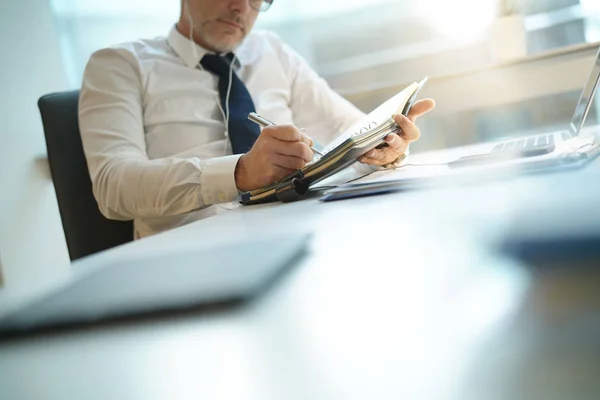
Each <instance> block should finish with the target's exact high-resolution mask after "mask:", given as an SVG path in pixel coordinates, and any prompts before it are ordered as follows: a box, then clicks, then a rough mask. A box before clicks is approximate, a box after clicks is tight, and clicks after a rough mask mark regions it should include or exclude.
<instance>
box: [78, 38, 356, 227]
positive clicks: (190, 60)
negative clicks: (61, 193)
mask: <svg viewBox="0 0 600 400" xmlns="http://www.w3.org/2000/svg"><path fill="white" fill-rule="evenodd" d="M206 53H207V50H205V49H203V48H201V47H200V46H198V45H196V44H195V43H194V42H192V41H190V40H189V39H188V38H186V37H184V36H183V35H181V34H180V33H179V32H178V31H177V30H176V29H175V28H173V29H172V30H171V32H170V33H169V35H168V37H166V38H165V37H161V38H156V39H152V40H140V41H137V42H132V43H126V44H121V45H117V46H114V47H110V48H107V49H103V50H99V51H98V52H96V53H94V54H93V55H92V57H91V58H90V60H89V62H88V64H87V66H86V69H85V73H84V78H83V84H82V89H81V96H80V102H79V124H80V129H81V137H82V141H83V147H84V150H85V154H86V158H87V162H88V167H89V171H90V176H91V180H92V183H93V190H94V195H95V197H96V200H97V201H98V205H99V207H100V211H101V212H102V213H103V214H104V215H105V216H106V217H107V218H111V219H118V220H131V219H133V220H134V225H135V237H136V238H140V237H144V236H148V235H151V234H154V233H157V232H161V231H164V230H168V229H171V228H174V227H176V226H179V225H183V224H187V223H189V222H192V221H196V220H199V219H202V218H206V217H209V216H212V215H215V214H217V213H219V212H221V211H223V210H227V209H231V208H233V207H236V206H237V202H235V200H236V198H237V197H238V194H239V193H238V190H237V187H236V184H235V180H234V171H235V167H236V164H237V162H238V159H239V157H240V155H232V151H231V144H230V142H229V139H228V138H227V136H226V132H225V123H224V118H223V113H222V111H221V110H220V109H219V96H218V93H219V92H218V86H217V85H218V79H219V78H218V77H217V76H215V75H213V74H211V73H210V72H208V71H204V70H202V69H201V67H199V62H200V60H201V58H202V57H203V56H204V54H206ZM234 53H235V55H236V57H237V61H236V63H235V68H234V70H235V72H236V73H237V74H238V76H239V77H240V79H241V80H242V81H243V82H244V83H245V85H246V87H247V88H248V91H249V92H250V95H251V96H252V99H253V101H254V104H255V107H256V111H257V112H258V113H259V114H260V115H263V116H264V117H266V118H268V119H270V120H273V121H275V122H276V123H277V124H292V125H295V126H298V127H303V128H306V129H307V133H308V134H309V135H310V136H311V137H313V138H314V139H315V140H316V141H318V142H319V143H321V144H323V145H326V144H328V143H329V142H331V141H332V140H333V139H334V138H335V136H337V134H338V133H339V132H342V131H344V130H346V129H348V128H349V127H350V126H351V125H353V124H354V123H356V122H357V121H358V120H360V119H361V118H362V117H363V116H364V114H363V113H362V112H361V111H360V110H358V109H357V108H356V107H354V106H353V105H352V104H350V103H349V102H348V101H346V100H344V99H343V98H342V97H341V96H339V95H338V94H336V93H335V92H333V91H332V90H331V88H329V86H328V85H327V83H326V82H325V81H324V80H323V79H321V78H320V77H319V76H318V75H317V74H316V73H315V72H314V71H313V70H312V69H311V68H310V66H309V65H308V64H307V63H306V61H305V60H303V59H302V57H301V56H299V55H298V54H297V53H296V52H295V51H294V50H292V49H291V48H290V47H288V46H287V45H285V44H284V43H283V42H282V41H281V40H280V39H279V38H278V37H277V36H276V35H275V34H273V33H270V32H266V31H258V30H256V31H252V32H251V33H250V34H249V35H248V37H247V38H246V39H245V41H244V42H243V43H242V45H241V46H240V47H239V48H237V49H236V50H235V52H234Z"/></svg>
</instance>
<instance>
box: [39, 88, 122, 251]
mask: <svg viewBox="0 0 600 400" xmlns="http://www.w3.org/2000/svg"><path fill="white" fill-rule="evenodd" d="M78 102H79V91H70V92H62V93H53V94H48V95H45V96H43V97H41V98H40V99H39V101H38V107H39V109H40V113H41V116H42V123H43V125H44V135H45V138H46V150H47V152H48V161H49V164H50V173H51V175H52V181H53V182H54V188H55V191H56V198H57V200H58V209H59V211H60V218H61V221H62V226H63V231H64V233H65V238H66V241H67V247H68V249H69V256H70V258H71V261H74V260H76V259H78V258H81V257H85V256H87V255H90V254H93V253H96V252H99V251H102V250H105V249H109V248H111V247H114V246H118V245H120V244H123V243H127V242H130V241H132V240H133V223H132V222H131V221H126V222H123V221H113V220H109V219H107V218H105V217H104V216H103V215H102V214H101V213H100V210H99V209H98V203H97V202H96V199H95V198H94V195H93V193H92V182H91V179H90V175H89V171H88V168H87V163H86V159H85V154H84V152H83V146H82V144H81V136H80V134H79V120H78Z"/></svg>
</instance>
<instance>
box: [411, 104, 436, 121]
mask: <svg viewBox="0 0 600 400" xmlns="http://www.w3.org/2000/svg"><path fill="white" fill-rule="evenodd" d="M434 107H435V101H434V100H433V99H423V100H419V101H417V102H415V104H413V105H412V107H411V108H410V111H409V112H408V118H410V119H411V120H412V121H413V122H414V121H416V119H417V118H419V117H420V116H422V115H424V114H427V113H428V112H429V111H431V110H433V108H434Z"/></svg>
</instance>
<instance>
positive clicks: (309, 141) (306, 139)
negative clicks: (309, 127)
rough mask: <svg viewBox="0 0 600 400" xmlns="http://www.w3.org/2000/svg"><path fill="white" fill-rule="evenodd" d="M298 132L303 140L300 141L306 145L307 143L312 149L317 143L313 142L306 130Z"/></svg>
mask: <svg viewBox="0 0 600 400" xmlns="http://www.w3.org/2000/svg"><path fill="white" fill-rule="evenodd" d="M298 132H300V134H301V138H300V140H301V141H302V142H304V143H306V144H307V145H308V146H310V147H312V146H314V145H315V142H313V140H312V139H311V138H310V136H308V135H307V134H306V129H304V128H302V129H298Z"/></svg>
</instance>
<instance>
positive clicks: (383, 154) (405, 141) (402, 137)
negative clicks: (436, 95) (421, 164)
mask: <svg viewBox="0 0 600 400" xmlns="http://www.w3.org/2000/svg"><path fill="white" fill-rule="evenodd" d="M433 107H435V102H434V101H433V100H432V99H424V100H419V101H417V102H416V103H415V104H413V106H412V107H411V109H410V111H409V113H408V117H405V116H404V115H401V114H398V115H395V116H394V120H395V121H396V123H397V124H398V125H399V126H400V129H401V132H400V133H399V134H397V135H396V134H394V133H392V134H389V135H387V136H386V138H385V141H386V143H387V144H388V146H385V147H382V148H376V149H373V150H370V151H369V152H367V153H366V154H365V155H364V156H362V157H360V158H359V159H358V161H360V162H361V163H364V164H372V165H386V164H390V163H392V162H394V161H395V160H396V159H397V158H398V157H400V156H401V155H402V154H404V153H405V152H406V149H408V145H409V144H410V143H411V142H414V141H415V140H417V139H419V136H421V131H420V130H419V128H418V127H417V125H415V121H416V120H417V118H418V117H420V116H422V115H424V114H426V113H428V112H429V111H431V110H432V109H433Z"/></svg>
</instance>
